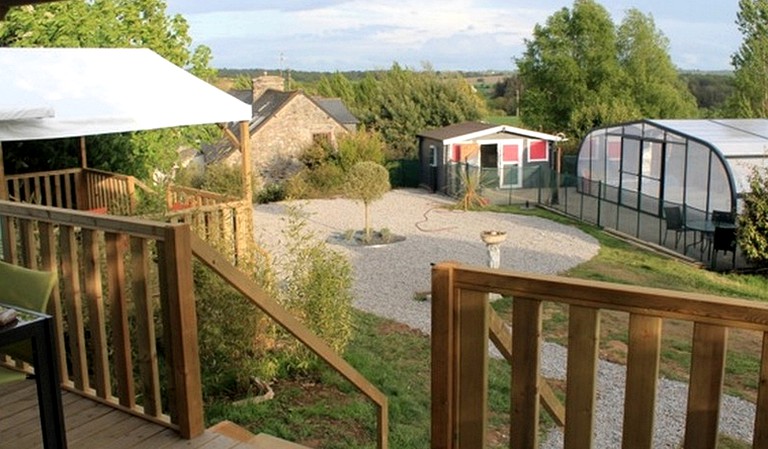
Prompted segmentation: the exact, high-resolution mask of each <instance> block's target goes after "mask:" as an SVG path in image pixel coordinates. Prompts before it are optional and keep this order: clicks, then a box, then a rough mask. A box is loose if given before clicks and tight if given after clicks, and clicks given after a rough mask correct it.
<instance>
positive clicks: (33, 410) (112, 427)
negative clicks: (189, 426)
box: [0, 380, 258, 449]
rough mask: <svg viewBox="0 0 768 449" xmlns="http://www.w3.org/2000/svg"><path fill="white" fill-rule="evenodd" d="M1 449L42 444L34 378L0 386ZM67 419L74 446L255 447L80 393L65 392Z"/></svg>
mask: <svg viewBox="0 0 768 449" xmlns="http://www.w3.org/2000/svg"><path fill="white" fill-rule="evenodd" d="M0 398H2V399H0V449H16V448H25V449H26V448H28V449H36V448H42V446H43V444H42V437H41V435H40V418H39V416H38V408H37V392H36V390H35V382H34V381H32V380H26V381H23V382H14V383H9V384H5V385H2V386H0ZM62 401H63V403H64V420H65V423H66V426H67V442H68V445H69V448H70V449H73V448H77V449H91V448H93V449H128V448H135V449H141V448H147V449H161V448H162V449H172V448H201V449H255V448H257V447H258V446H255V445H253V444H248V443H242V442H240V441H237V440H235V439H232V438H230V437H227V436H224V435H221V434H219V433H215V432H212V431H210V430H207V431H206V432H205V433H204V434H202V435H201V436H199V437H197V438H195V439H193V440H183V439H181V438H180V437H179V435H178V433H176V432H175V431H173V430H171V429H168V428H166V427H163V426H160V425H158V424H154V423H151V422H149V421H146V420H144V419H141V418H137V417H135V416H132V415H129V414H127V413H124V412H122V411H119V410H116V409H113V408H111V407H108V406H105V405H102V404H99V403H97V402H95V401H92V400H90V399H86V398H84V397H81V396H79V395H76V394H73V393H69V392H63V394H62Z"/></svg>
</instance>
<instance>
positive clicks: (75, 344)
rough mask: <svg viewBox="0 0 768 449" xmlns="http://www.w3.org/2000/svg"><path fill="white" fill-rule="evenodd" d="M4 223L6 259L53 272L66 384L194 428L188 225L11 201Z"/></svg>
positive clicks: (3, 210)
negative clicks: (56, 279)
mask: <svg viewBox="0 0 768 449" xmlns="http://www.w3.org/2000/svg"><path fill="white" fill-rule="evenodd" d="M0 225H1V226H0V229H1V230H2V234H3V235H2V253H3V258H4V259H5V260H6V261H9V262H11V263H15V264H18V265H22V266H26V267H30V268H39V269H44V270H49V271H57V272H58V274H59V279H60V282H59V284H58V286H57V287H56V288H55V289H54V292H53V295H52V299H51V301H50V309H49V312H50V313H51V314H52V315H53V316H54V318H55V323H56V345H57V350H58V354H59V362H60V363H59V364H60V370H61V373H60V374H61V379H62V383H63V386H64V387H65V388H67V389H69V390H71V391H74V392H77V393H79V394H81V395H84V396H87V397H89V398H92V399H94V400H97V401H100V402H103V403H105V404H108V405H111V406H114V407H116V408H119V409H121V410H123V411H126V412H129V413H132V414H136V415H139V416H142V417H144V418H146V419H149V420H151V421H154V422H157V423H160V424H164V425H167V426H169V427H172V428H175V429H178V431H179V432H180V434H181V435H182V436H183V437H186V438H189V437H192V436H196V435H198V434H200V433H201V432H202V431H203V430H204V427H203V408H202V393H201V386H200V369H199V359H198V347H197V344H198V343H197V342H198V340H197V327H196V326H197V319H196V314H195V300H194V288H193V282H192V265H191V264H192V257H191V250H190V238H191V232H190V229H189V226H187V225H176V224H167V223H160V222H149V221H144V220H136V219H129V218H122V217H114V216H107V215H94V214H88V213H84V212H78V211H72V210H66V209H59V208H50V207H40V206H33V205H28V204H21V203H12V202H8V201H0Z"/></svg>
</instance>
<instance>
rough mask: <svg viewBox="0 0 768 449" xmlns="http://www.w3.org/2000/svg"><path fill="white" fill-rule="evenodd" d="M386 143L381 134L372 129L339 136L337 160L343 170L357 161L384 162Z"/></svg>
mask: <svg viewBox="0 0 768 449" xmlns="http://www.w3.org/2000/svg"><path fill="white" fill-rule="evenodd" d="M385 149H386V143H385V142H384V138H382V137H381V134H379V133H377V132H373V131H358V132H356V133H354V134H347V135H344V136H341V137H340V138H339V143H338V161H339V166H340V167H341V168H342V170H344V171H349V170H350V169H351V168H352V167H353V166H354V165H355V164H357V163H358V162H365V161H370V162H376V163H377V164H384V153H385Z"/></svg>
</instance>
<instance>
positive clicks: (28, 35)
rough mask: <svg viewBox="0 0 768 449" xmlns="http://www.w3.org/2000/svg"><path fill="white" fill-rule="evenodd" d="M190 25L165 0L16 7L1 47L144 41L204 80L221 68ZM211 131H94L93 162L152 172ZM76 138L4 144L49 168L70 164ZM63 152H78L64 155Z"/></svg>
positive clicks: (0, 32) (12, 154) (1, 30)
mask: <svg viewBox="0 0 768 449" xmlns="http://www.w3.org/2000/svg"><path fill="white" fill-rule="evenodd" d="M188 31H189V26H188V25H187V22H186V20H185V19H184V18H183V17H182V16H181V15H175V16H173V17H169V16H167V15H166V3H165V2H164V1H163V0H70V1H66V2H53V3H46V4H40V5H35V6H23V7H18V8H11V10H10V12H9V13H8V15H7V16H6V17H5V21H3V22H0V46H6V47H145V48H151V49H152V50H154V51H155V52H157V53H158V54H160V55H161V56H163V57H164V58H166V59H167V60H169V61H171V62H172V63H174V64H176V65H178V66H180V67H184V68H187V69H189V70H190V71H191V72H192V73H194V74H196V75H198V76H200V77H201V78H203V79H211V78H212V77H213V76H215V71H213V69H211V68H210V65H209V64H210V60H211V52H210V49H208V48H207V47H205V46H199V47H196V48H195V50H194V51H191V50H190V48H189V47H190V44H191V43H192V38H191V37H190V36H189V34H188ZM209 135H210V131H209V130H208V129H205V128H204V127H202V128H198V127H195V128H185V129H183V130H158V131H149V132H142V133H131V134H127V135H124V136H115V135H110V136H94V137H92V138H89V139H88V140H89V144H88V145H89V148H91V149H92V150H91V151H89V164H90V165H91V166H94V167H97V168H102V169H105V170H112V171H118V172H121V173H127V174H132V175H135V176H138V177H141V178H145V179H146V178H148V177H149V175H151V173H152V171H153V170H154V169H155V168H159V169H161V170H164V169H168V168H170V166H171V165H172V164H173V162H174V161H175V159H176V148H178V146H179V145H180V144H181V143H182V142H184V141H190V140H191V141H196V140H199V139H201V138H205V137H207V136H209ZM77 145H78V144H77V141H76V140H74V139H63V140H58V141H55V142H25V143H19V144H13V145H10V144H6V145H4V150H5V153H6V157H7V159H8V160H9V161H12V160H15V161H16V162H17V163H16V164H11V165H12V166H13V165H18V166H20V168H22V166H24V165H26V167H23V169H33V170H34V169H38V170H42V169H53V168H64V167H57V166H53V165H52V164H54V163H56V162H59V163H64V164H68V163H71V161H72V159H73V158H75V157H76V156H74V155H76V154H78V153H77ZM22 146H23V147H24V150H23V151H22V150H21V149H20V148H21V147H22ZM30 148H35V153H36V154H37V158H36V160H30V159H29V157H28V154H29V149H30ZM61 153H69V154H71V155H72V156H71V157H69V158H66V157H64V158H62V157H61V156H59V154H61ZM74 160H75V161H76V159H74ZM19 161H22V162H23V163H19ZM33 163H34V164H37V165H33ZM69 166H71V165H69ZM65 167H66V166H65Z"/></svg>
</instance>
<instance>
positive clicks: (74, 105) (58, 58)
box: [0, 48, 251, 141]
mask: <svg viewBox="0 0 768 449" xmlns="http://www.w3.org/2000/svg"><path fill="white" fill-rule="evenodd" d="M0 67H2V70H0V141H14V140H36V139H55V138H62V137H77V136H88V135H94V134H109V133H118V132H126V131H140V130H149V129H158V128H169V127H175V126H183V125H199V124H208V123H227V122H238V121H245V120H249V119H250V118H251V108H250V105H248V104H245V103H243V102H242V101H239V100H237V99H236V98H234V97H232V96H230V95H228V94H227V93H226V92H223V91H221V90H219V89H218V88H216V87H214V86H212V85H210V84H208V83H206V82H205V81H203V80H201V79H199V78H197V77H195V76H193V75H191V74H190V73H188V72H187V71H186V70H184V69H182V68H179V67H177V66H175V65H174V64H172V63H171V62H169V61H167V60H165V59H163V58H162V57H161V56H160V55H158V54H157V53H155V52H153V51H152V50H149V49H144V48H0Z"/></svg>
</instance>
